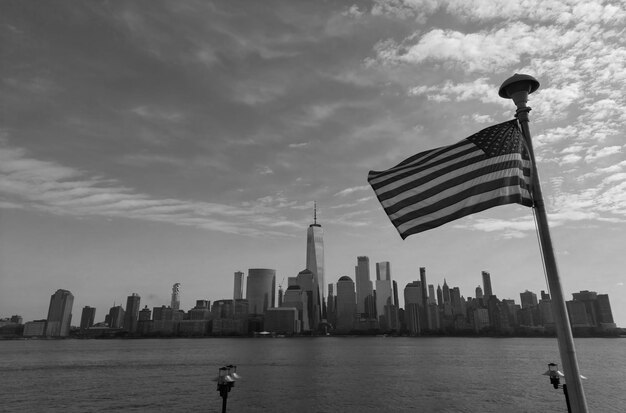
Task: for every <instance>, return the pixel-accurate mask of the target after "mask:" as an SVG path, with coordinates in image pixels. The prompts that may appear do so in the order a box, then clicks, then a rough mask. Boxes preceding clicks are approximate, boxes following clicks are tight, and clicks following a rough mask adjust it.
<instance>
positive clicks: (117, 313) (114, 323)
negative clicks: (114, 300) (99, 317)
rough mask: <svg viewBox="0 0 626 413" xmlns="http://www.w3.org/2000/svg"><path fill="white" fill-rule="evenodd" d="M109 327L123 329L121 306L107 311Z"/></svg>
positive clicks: (122, 310)
mask: <svg viewBox="0 0 626 413" xmlns="http://www.w3.org/2000/svg"><path fill="white" fill-rule="evenodd" d="M109 327H111V328H122V327H124V309H123V308H122V306H121V305H117V306H114V307H111V309H109Z"/></svg>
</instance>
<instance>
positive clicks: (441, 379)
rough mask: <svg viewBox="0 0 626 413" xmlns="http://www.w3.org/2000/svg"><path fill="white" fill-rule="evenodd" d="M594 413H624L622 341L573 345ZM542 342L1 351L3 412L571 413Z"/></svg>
mask: <svg viewBox="0 0 626 413" xmlns="http://www.w3.org/2000/svg"><path fill="white" fill-rule="evenodd" d="M576 348H577V353H578V361H579V366H580V369H581V372H582V374H584V375H585V376H587V377H588V380H585V381H584V387H585V394H586V396H587V402H588V405H589V409H590V411H591V412H598V413H611V412H615V413H618V412H619V413H623V412H626V339H594V338H587V339H577V340H576ZM549 362H556V363H559V364H560V359H559V357H558V348H557V342H556V339H546V338H450V337H445V338H406V337H402V338H401V337H345V338H339V337H320V338H273V339H272V338H235V339H230V338H208V339H146V340H21V341H0V389H1V390H0V395H1V396H0V397H1V399H0V411H2V412H219V411H221V399H220V397H219V394H218V392H217V391H216V384H215V382H214V381H212V379H213V378H214V377H215V376H217V372H218V368H219V367H221V366H223V365H228V364H235V365H237V372H238V374H240V375H241V376H243V378H242V379H241V380H239V381H238V382H237V383H236V385H235V387H234V388H233V389H232V391H231V392H230V393H229V397H228V406H227V411H228V412H289V413H293V412H358V413H365V412H442V413H443V412H446V413H448V412H449V413H452V412H539V411H544V412H565V411H566V405H565V401H564V396H563V393H562V391H561V390H555V389H553V388H552V386H550V384H549V380H548V378H547V377H546V376H542V375H541V374H542V373H543V372H544V371H545V370H546V369H547V363H549Z"/></svg>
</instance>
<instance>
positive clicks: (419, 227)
mask: <svg viewBox="0 0 626 413" xmlns="http://www.w3.org/2000/svg"><path fill="white" fill-rule="evenodd" d="M520 197H521V195H514V194H513V195H504V196H501V197H497V198H491V199H487V200H486V201H482V202H478V203H474V204H472V205H468V206H466V207H464V208H460V209H458V210H456V211H455V212H452V213H450V214H447V215H445V216H442V217H440V218H434V217H431V219H429V220H428V221H427V222H423V223H419V222H414V223H411V224H410V225H408V224H407V225H406V229H404V230H403V229H401V228H398V232H399V233H400V236H401V237H402V239H406V237H408V236H409V235H412V234H417V233H418V232H423V231H426V230H429V229H433V228H437V227H440V226H441V225H443V224H446V223H448V222H450V221H454V220H455V219H459V218H463V217H465V216H468V215H471V214H476V213H478V212H482V211H484V210H486V209H489V208H493V207H496V206H499V205H505V204H513V203H520V204H521V205H524V206H527V207H531V206H532V201H530V200H529V199H527V198H524V197H521V199H522V202H519V201H518V199H519V198H520Z"/></svg>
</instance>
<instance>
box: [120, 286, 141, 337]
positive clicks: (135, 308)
mask: <svg viewBox="0 0 626 413" xmlns="http://www.w3.org/2000/svg"><path fill="white" fill-rule="evenodd" d="M140 301H141V297H139V294H137V293H132V294H131V295H129V296H128V297H127V298H126V312H125V314H124V328H125V329H126V330H127V331H128V332H129V333H136V332H137V322H138V321H139V302H140Z"/></svg>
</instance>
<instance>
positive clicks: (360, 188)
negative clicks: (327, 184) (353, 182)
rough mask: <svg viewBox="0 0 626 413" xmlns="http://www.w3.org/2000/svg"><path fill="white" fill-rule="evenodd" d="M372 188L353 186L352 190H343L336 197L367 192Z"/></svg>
mask: <svg viewBox="0 0 626 413" xmlns="http://www.w3.org/2000/svg"><path fill="white" fill-rule="evenodd" d="M370 188H371V187H370V186H369V185H361V186H353V187H351V188H346V189H343V190H341V191H339V192H337V193H336V194H335V196H345V195H350V194H352V193H354V192H360V191H367V190H368V189H370Z"/></svg>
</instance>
